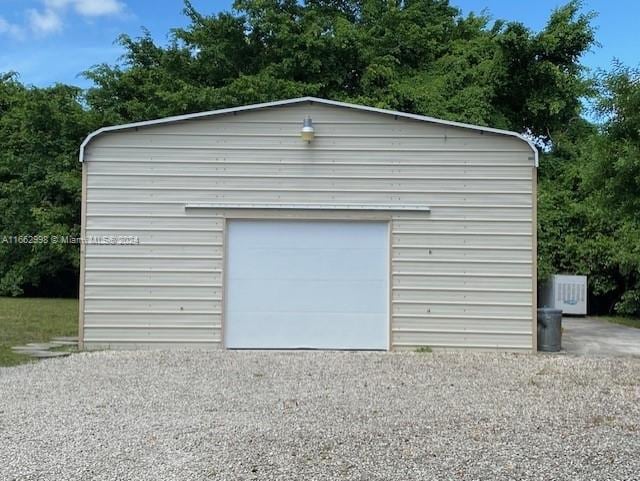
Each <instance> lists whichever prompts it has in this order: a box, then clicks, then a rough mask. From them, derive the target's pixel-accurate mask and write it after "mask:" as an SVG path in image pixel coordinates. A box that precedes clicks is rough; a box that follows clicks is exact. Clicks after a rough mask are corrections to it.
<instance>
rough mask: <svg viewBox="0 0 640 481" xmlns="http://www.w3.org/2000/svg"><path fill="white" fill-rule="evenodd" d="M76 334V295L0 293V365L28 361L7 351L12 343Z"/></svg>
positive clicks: (18, 343)
mask: <svg viewBox="0 0 640 481" xmlns="http://www.w3.org/2000/svg"><path fill="white" fill-rule="evenodd" d="M77 335H78V300H77V299H31V298H15V297H0V366H14V365H16V364H20V363H23V362H29V361H30V359H31V358H29V357H27V356H24V355H21V354H16V353H14V352H13V351H11V347H12V346H19V345H22V344H26V343H28V342H46V341H49V340H51V338H52V337H56V336H77Z"/></svg>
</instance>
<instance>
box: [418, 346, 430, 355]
mask: <svg viewBox="0 0 640 481" xmlns="http://www.w3.org/2000/svg"><path fill="white" fill-rule="evenodd" d="M416 352H417V353H420V354H428V353H430V352H433V349H431V346H420V347H419V348H417V349H416Z"/></svg>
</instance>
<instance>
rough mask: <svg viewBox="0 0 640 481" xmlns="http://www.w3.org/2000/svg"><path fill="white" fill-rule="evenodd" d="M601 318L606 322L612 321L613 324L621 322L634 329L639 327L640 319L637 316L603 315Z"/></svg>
mask: <svg viewBox="0 0 640 481" xmlns="http://www.w3.org/2000/svg"><path fill="white" fill-rule="evenodd" d="M602 319H604V320H605V321H608V322H613V323H615V324H621V325H623V326H629V327H635V328H636V329H640V319H639V318H637V317H626V316H603V317H602Z"/></svg>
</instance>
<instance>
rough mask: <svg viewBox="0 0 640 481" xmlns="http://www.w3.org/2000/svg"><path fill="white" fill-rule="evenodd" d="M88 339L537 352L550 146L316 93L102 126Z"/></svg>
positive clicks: (89, 181)
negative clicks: (541, 163) (539, 176)
mask: <svg viewBox="0 0 640 481" xmlns="http://www.w3.org/2000/svg"><path fill="white" fill-rule="evenodd" d="M80 161H81V162H83V208H82V236H83V238H84V239H85V243H84V245H83V248H82V252H81V276H80V339H81V342H82V345H83V346H84V348H87V349H93V348H102V347H112V348H123V347H124V348H127V347H154V346H155V347H176V346H177V347H184V346H187V345H188V346H201V347H227V348H319V349H383V350H385V349H415V348H417V347H419V346H430V347H432V348H434V349H437V348H444V349H457V348H469V349H492V350H493V349H504V350H512V351H515V350H531V349H534V348H535V344H536V339H535V333H536V329H535V299H536V292H535V290H536V264H535V262H536V255H535V252H536V250H535V245H536V242H535V235H536V229H535V226H536V223H535V204H536V202H535V198H536V188H535V186H536V165H537V151H536V149H535V147H534V146H533V144H531V142H529V141H528V140H527V139H526V138H524V137H522V136H520V135H518V134H516V133H513V132H506V131H500V130H495V129H490V128H484V127H478V126H473V125H465V124H458V123H453V122H446V121H442V120H437V119H432V118H429V117H423V116H418V115H412V114H405V113H401V112H393V111H386V110H380V109H375V108H371V107H365V106H360V105H351V104H345V103H341V102H334V101H329V100H323V99H317V98H310V97H305V98H299V99H292V100H285V101H278V102H271V103H266V104H258V105H249V106H244V107H239V108H232V109H225V110H218V111H213V112H204V113H199V114H191V115H184V116H179V117H172V118H166V119H160V120H154V121H149V122H140V123H135V124H128V125H120V126H115V127H107V128H103V129H100V130H98V131H96V132H94V133H92V134H91V135H90V136H89V137H87V139H86V140H85V141H84V142H83V144H82V146H81V150H80Z"/></svg>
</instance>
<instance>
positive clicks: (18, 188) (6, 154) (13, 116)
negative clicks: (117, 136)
mask: <svg viewBox="0 0 640 481" xmlns="http://www.w3.org/2000/svg"><path fill="white" fill-rule="evenodd" d="M80 94H81V91H80V90H79V89H78V88H75V87H69V86H65V85H56V86H54V87H50V88H46V89H38V88H27V87H24V86H23V85H21V84H20V83H19V82H17V81H16V79H15V75H12V74H8V75H4V76H3V77H1V78H0V139H2V148H1V149H0V211H1V212H2V216H1V217H0V294H5V295H6V294H11V295H18V294H21V293H22V292H23V289H24V288H25V287H35V286H38V285H39V283H40V280H41V279H43V278H53V277H55V276H57V275H59V274H61V273H64V272H71V273H73V272H76V271H77V269H78V253H77V252H76V251H75V250H73V249H72V248H70V247H69V246H66V245H64V246H63V245H52V244H51V243H46V244H45V243H32V244H24V243H18V242H17V241H16V240H15V238H14V236H52V235H74V236H78V235H79V217H80V216H79V214H80V190H81V180H80V166H79V163H78V158H77V152H78V146H79V144H80V142H82V139H83V138H84V136H85V135H86V134H87V132H88V131H90V130H91V129H92V128H93V125H92V122H91V121H90V119H91V115H90V114H89V113H88V112H86V111H85V110H83V108H82V106H81V104H80V101H79V99H80ZM67 277H68V276H67Z"/></svg>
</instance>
